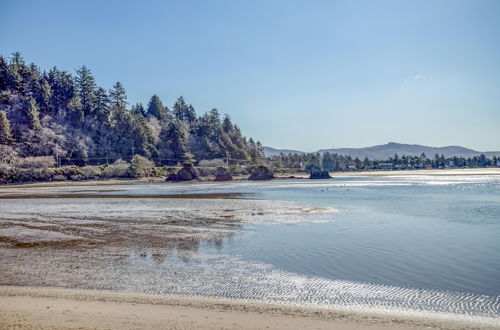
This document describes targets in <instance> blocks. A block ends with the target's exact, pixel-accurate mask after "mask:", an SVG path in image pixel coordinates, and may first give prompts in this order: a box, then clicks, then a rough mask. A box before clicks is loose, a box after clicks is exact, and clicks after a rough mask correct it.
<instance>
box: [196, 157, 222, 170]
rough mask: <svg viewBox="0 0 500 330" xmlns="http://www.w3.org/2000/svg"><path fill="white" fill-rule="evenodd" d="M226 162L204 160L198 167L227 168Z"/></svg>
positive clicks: (218, 159)
mask: <svg viewBox="0 0 500 330" xmlns="http://www.w3.org/2000/svg"><path fill="white" fill-rule="evenodd" d="M225 166H226V162H224V160H223V159H220V158H217V159H202V160H200V161H199V162H198V167H215V168H217V167H225Z"/></svg>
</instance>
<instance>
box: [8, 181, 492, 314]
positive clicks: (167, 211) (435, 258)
mask: <svg viewBox="0 0 500 330" xmlns="http://www.w3.org/2000/svg"><path fill="white" fill-rule="evenodd" d="M65 194H69V195H71V197H75V195H77V196H78V198H64V195H65ZM172 194H175V195H176V196H175V197H176V198H172ZM186 194H188V195H186ZM197 194H203V197H204V198H197V197H201V196H200V195H197ZM12 195H16V196H17V197H19V195H21V196H23V195H24V196H30V197H34V196H33V195H36V197H38V198H30V199H22V198H21V199H20V198H15V199H11V198H9V196H11V197H12ZM102 195H106V197H107V198H100V197H101V196H102ZM2 196H3V197H2ZM56 196H57V197H58V198H55V197H56ZM134 196H137V197H141V198H133V197H134ZM40 197H43V198H40ZM66 197H69V196H66ZM131 197H132V198H131ZM158 197H160V198H158ZM0 219H1V220H0V253H1V254H0V256H1V258H2V263H1V265H0V274H1V275H2V276H1V279H0V283H1V284H17V285H46V286H60V287H77V288H91V289H112V290H130V291H141V292H151V293H175V294H188V295H203V296H217V297H228V298H244V299H256V300H264V301H272V302H286V303H298V304H303V305H307V304H312V305H319V306H344V307H348V308H355V309H360V308H376V309H398V310H407V311H408V310H409V311H429V312H441V313H453V315H467V316H472V317H490V318H495V319H498V318H500V257H499V255H500V179H499V178H498V177H495V176H473V177H467V176H443V177H427V176H402V177H390V178H385V177H377V178H366V177H364V178H361V177H359V178H357V177H348V178H336V179H334V180H318V181H309V180H296V181H272V182H258V183H255V182H231V183H195V184H142V185H119V186H106V187H96V186H92V187H85V186H78V187H76V186H73V187H59V188H29V189H27V188H9V189H4V190H2V191H0Z"/></svg>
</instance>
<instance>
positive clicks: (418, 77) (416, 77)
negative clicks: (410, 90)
mask: <svg viewBox="0 0 500 330" xmlns="http://www.w3.org/2000/svg"><path fill="white" fill-rule="evenodd" d="M416 80H427V77H426V76H424V75H423V74H416V75H413V76H409V77H406V78H405V79H404V80H403V86H405V85H407V84H408V83H410V82H411V81H416Z"/></svg>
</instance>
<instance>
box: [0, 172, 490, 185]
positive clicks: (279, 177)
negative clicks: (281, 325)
mask: <svg viewBox="0 0 500 330" xmlns="http://www.w3.org/2000/svg"><path fill="white" fill-rule="evenodd" d="M330 175H331V176H332V179H335V178H344V177H398V176H478V175H493V176H500V167H487V168H445V169H419V170H367V171H352V172H349V171H345V172H330ZM292 176H293V177H292ZM273 180H300V181H302V180H310V179H309V174H307V173H303V172H295V173H286V174H279V173H278V174H276V177H275V178H274V179H273ZM273 180H269V181H273ZM325 180H327V179H325ZM242 181H248V182H259V181H249V180H247V176H236V177H235V178H234V180H231V181H213V180H212V179H210V177H202V178H201V179H199V180H193V181H183V182H175V183H177V184H183V185H185V184H190V183H210V182H216V183H224V182H242ZM312 181H316V180H312ZM148 183H164V184H172V183H170V182H165V178H164V177H147V178H140V179H132V178H122V179H120V178H114V179H104V180H82V181H71V180H66V181H41V182H26V183H13V184H3V185H0V189H3V188H7V189H8V188H42V187H64V186H97V185H103V186H107V185H133V184H148Z"/></svg>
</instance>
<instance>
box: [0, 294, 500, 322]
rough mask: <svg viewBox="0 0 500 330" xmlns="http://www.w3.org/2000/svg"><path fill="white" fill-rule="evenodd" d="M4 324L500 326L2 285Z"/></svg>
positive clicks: (0, 297) (1, 316)
mask: <svg viewBox="0 0 500 330" xmlns="http://www.w3.org/2000/svg"><path fill="white" fill-rule="evenodd" d="M0 328H2V329H70V328H79V329H90V328H92V329H94V328H97V329H104V328H105V329H347V330H357V329H373V330H376V329H498V327H495V326H488V325H484V324H474V323H468V322H458V321H445V320H439V319H433V318H424V317H402V316H397V315H382V314H369V313H365V314H363V313H350V312H342V311H335V310H331V309H317V308H305V307H290V306H283V305H273V304H264V303H250V302H245V301H237V300H233V301H229V300H221V299H204V298H186V297H176V296H163V295H147V294H133V293H116V292H109V291H92V290H70V289H54V288H28V287H16V286H0Z"/></svg>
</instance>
